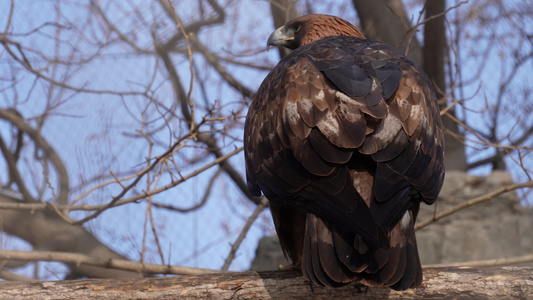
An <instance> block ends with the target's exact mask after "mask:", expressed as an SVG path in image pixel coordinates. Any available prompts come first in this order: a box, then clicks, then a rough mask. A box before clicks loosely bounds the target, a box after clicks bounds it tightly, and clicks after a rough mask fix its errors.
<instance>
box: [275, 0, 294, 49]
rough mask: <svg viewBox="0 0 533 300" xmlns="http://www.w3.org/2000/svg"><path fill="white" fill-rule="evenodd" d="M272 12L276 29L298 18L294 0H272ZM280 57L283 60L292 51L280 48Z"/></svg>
mask: <svg viewBox="0 0 533 300" xmlns="http://www.w3.org/2000/svg"><path fill="white" fill-rule="evenodd" d="M270 11H271V12H272V19H273V20H274V29H276V28H279V27H281V26H283V25H285V23H287V22H288V21H289V20H292V19H294V18H296V17H298V12H297V11H296V1H293V0H270ZM278 51H279V57H280V58H283V57H285V56H286V55H287V54H289V53H290V52H291V51H290V50H289V49H286V48H284V47H278Z"/></svg>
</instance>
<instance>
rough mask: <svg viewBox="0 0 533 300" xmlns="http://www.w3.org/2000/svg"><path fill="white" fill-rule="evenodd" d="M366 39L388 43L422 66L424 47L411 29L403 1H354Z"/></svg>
mask: <svg viewBox="0 0 533 300" xmlns="http://www.w3.org/2000/svg"><path fill="white" fill-rule="evenodd" d="M353 5H354V7H355V10H356V11H357V16H358V17H359V20H360V21H361V29H362V30H363V34H364V35H365V37H366V38H368V39H371V40H376V41H380V42H384V43H387V44H389V45H391V46H394V47H396V48H398V49H400V50H402V51H403V52H404V53H407V57H409V59H410V60H411V61H412V62H414V63H415V64H416V65H417V66H421V65H422V47H420V43H419V42H418V40H417V39H416V38H414V36H413V35H414V34H415V31H411V32H409V33H408V32H407V31H408V30H409V28H411V26H412V25H411V22H410V21H409V19H410V18H408V17H407V13H406V12H405V7H404V6H403V3H402V1H401V0H374V1H367V0H353Z"/></svg>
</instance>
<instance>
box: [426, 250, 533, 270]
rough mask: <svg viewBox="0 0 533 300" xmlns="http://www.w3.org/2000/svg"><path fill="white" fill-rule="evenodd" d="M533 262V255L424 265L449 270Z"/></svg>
mask: <svg viewBox="0 0 533 300" xmlns="http://www.w3.org/2000/svg"><path fill="white" fill-rule="evenodd" d="M529 262H533V253H531V254H527V255H522V256H515V257H502V258H497V259H487V260H475V261H465V262H456V263H446V264H430V265H424V268H449V267H471V268H473V267H495V266H505V265H515V264H523V263H529Z"/></svg>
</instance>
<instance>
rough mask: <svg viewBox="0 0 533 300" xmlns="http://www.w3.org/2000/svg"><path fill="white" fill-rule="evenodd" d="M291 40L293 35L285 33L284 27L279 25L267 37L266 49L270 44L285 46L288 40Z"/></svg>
mask: <svg viewBox="0 0 533 300" xmlns="http://www.w3.org/2000/svg"><path fill="white" fill-rule="evenodd" d="M293 40H294V36H290V35H287V34H286V33H285V27H284V26H281V27H280V28H278V29H276V30H275V31H274V32H272V34H271V35H270V36H269V37H268V41H267V49H268V47H270V46H287V44H288V42H290V41H293Z"/></svg>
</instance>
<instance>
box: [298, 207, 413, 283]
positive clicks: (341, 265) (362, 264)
mask: <svg viewBox="0 0 533 300" xmlns="http://www.w3.org/2000/svg"><path fill="white" fill-rule="evenodd" d="M389 240H390V247H389V248H387V249H384V248H379V249H372V248H370V249H367V251H360V249H358V248H357V247H358V245H361V243H360V242H357V236H356V234H355V233H352V232H343V231H339V230H337V229H336V228H335V226H334V225H333V224H331V223H329V222H328V221H326V220H322V219H321V218H319V217H317V216H315V215H313V214H308V215H307V221H306V233H305V238H304V249H303V252H304V253H303V261H302V271H303V274H304V276H305V277H306V278H307V279H309V280H310V281H312V282H313V283H315V284H319V285H325V286H330V287H335V286H339V285H343V284H345V283H348V282H350V281H353V280H360V281H361V282H362V283H364V284H366V285H369V286H390V287H391V288H393V289H396V290H405V289H408V288H413V287H419V286H420V285H421V283H422V268H421V265H420V259H419V257H418V250H417V245H416V237H415V234H414V221H413V215H412V213H411V212H410V211H407V212H406V213H405V215H404V217H403V218H402V220H401V221H400V222H398V224H396V226H395V227H394V228H393V230H392V231H391V232H390V234H389Z"/></svg>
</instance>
